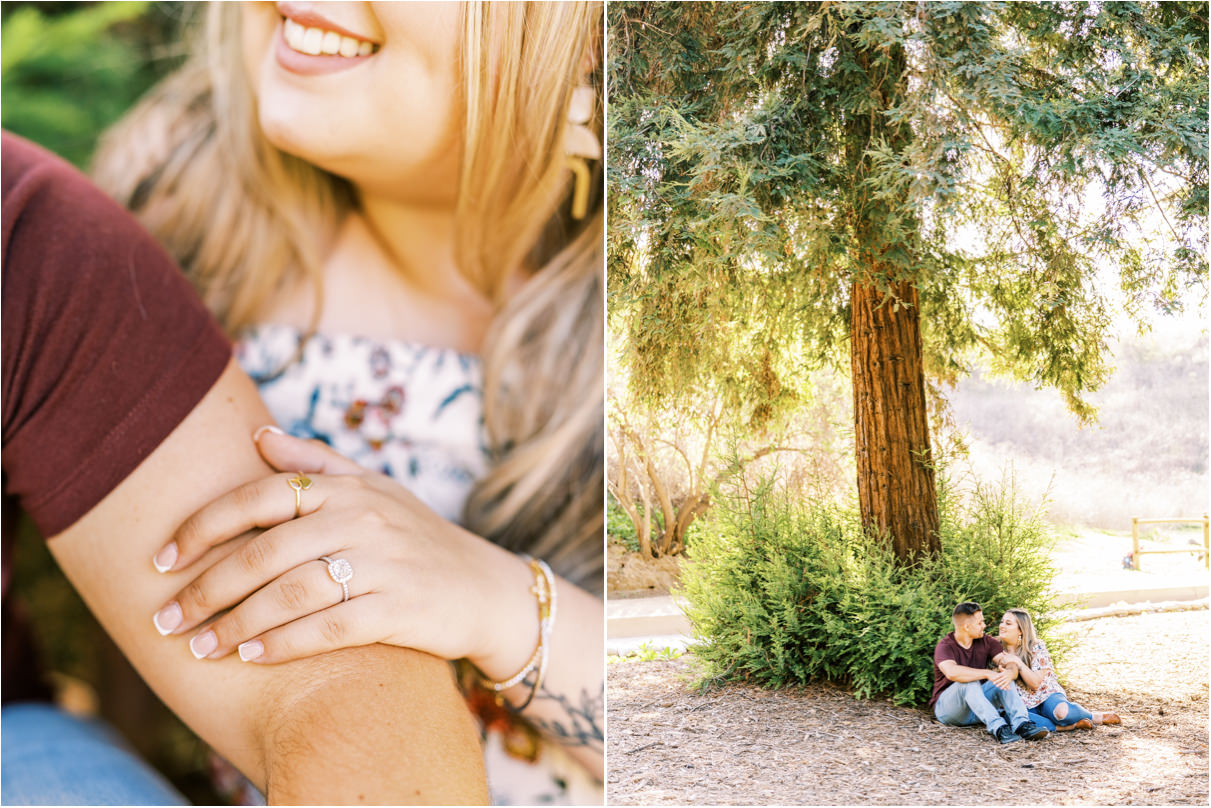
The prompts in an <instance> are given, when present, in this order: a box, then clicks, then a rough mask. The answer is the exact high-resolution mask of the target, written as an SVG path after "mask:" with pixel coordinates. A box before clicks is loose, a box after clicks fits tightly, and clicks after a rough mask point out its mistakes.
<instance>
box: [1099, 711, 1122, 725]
mask: <svg viewBox="0 0 1211 808" xmlns="http://www.w3.org/2000/svg"><path fill="white" fill-rule="evenodd" d="M1093 723H1095V724H1121V723H1123V720H1122V719H1121V718H1119V717H1118V713H1094V714H1093Z"/></svg>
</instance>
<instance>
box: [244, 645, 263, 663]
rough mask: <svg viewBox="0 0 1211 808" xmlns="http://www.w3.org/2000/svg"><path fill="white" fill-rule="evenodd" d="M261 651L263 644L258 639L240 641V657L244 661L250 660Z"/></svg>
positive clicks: (261, 652)
mask: <svg viewBox="0 0 1211 808" xmlns="http://www.w3.org/2000/svg"><path fill="white" fill-rule="evenodd" d="M263 653H265V644H264V643H262V642H261V641H260V640H249V641H248V642H242V643H240V659H242V660H244V661H245V662H251V661H252V660H254V659H256V658H257V657H259V656H260V655H261V654H263Z"/></svg>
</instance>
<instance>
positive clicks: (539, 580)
mask: <svg viewBox="0 0 1211 808" xmlns="http://www.w3.org/2000/svg"><path fill="white" fill-rule="evenodd" d="M523 558H525V559H527V560H528V561H529V562H530V571H531V572H533V573H534V586H532V587H530V591H531V592H532V593H534V597H535V599H536V600H537V601H538V646H537V647H536V648H535V649H534V653H533V654H531V655H530V658H529V659H528V660H527V661H526V664H525V665H524V666H522V669H521V670H519V671H518V672H517V673H515V674H513V675H512V676H510V677H509V678H508V679H505V680H504V681H503V682H492V681H489V680H487V679H484V684H485V685H488V686H490V687H491V688H492V689H493V690H495V691H496V692H497V693H501V692H503V691H505V690H508V689H509V688H511V687H513V686H514V685H516V684H518V683H520V682H521V681H523V680H524V679H525V678H526V677H527V676H529V675H530V674H531V673H534V672H535V671H536V670H537V675H536V676H535V677H534V681H533V683H532V684H531V685H530V694H529V695H528V696H526V700H525V701H523V702H522V703H521V704H520V705H518V706H517V707H516V708H514V709H515V710H518V711H520V710H524V709H525V708H526V707H527V706H528V705H529V704H530V702H531V701H533V700H534V695H535V694H536V693H537V692H538V688H539V687H541V686H542V680H543V677H545V676H546V673H547V660H548V659H549V657H550V648H551V643H550V640H551V632H552V631H553V630H554V628H555V573H553V572H551V568H550V567H549V566H547V562H545V561H543V560H542V559H536V558H530V557H529V556H523Z"/></svg>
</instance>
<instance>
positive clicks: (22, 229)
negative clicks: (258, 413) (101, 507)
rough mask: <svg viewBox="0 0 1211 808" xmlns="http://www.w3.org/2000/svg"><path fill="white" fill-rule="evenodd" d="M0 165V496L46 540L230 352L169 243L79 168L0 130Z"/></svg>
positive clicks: (194, 397) (197, 395)
mask: <svg viewBox="0 0 1211 808" xmlns="http://www.w3.org/2000/svg"><path fill="white" fill-rule="evenodd" d="M0 165H2V173H3V194H4V207H3V256H4V264H3V323H2V326H0V330H2V336H3V370H4V379H3V385H4V386H3V395H4V401H3V412H4V414H3V418H4V423H3V440H4V454H3V469H4V494H5V499H6V500H8V499H9V497H16V498H18V500H19V502H20V504H21V506H22V508H23V509H24V510H25V511H27V512H28V513H29V514H30V515H31V516H32V518H33V520H34V522H35V524H36V525H37V526H38V527H39V529H40V530H41V531H42V534H43V536H46V537H48V538H49V537H51V536H53V535H55V534H56V533H59V532H61V531H62V530H64V529H65V528H67V527H69V526H70V525H71V524H73V523H74V522H75V521H76V520H78V519H79V518H80V517H81V516H83V515H84V514H85V513H87V512H88V511H89V510H90V509H91V508H92V507H93V506H94V505H96V504H97V503H98V502H100V501H101V500H102V499H103V498H104V497H105V496H106V495H107V494H108V493H109V492H110V491H112V490H113V489H114V488H115V487H116V486H117V485H118V484H119V483H120V482H122V480H124V479H125V478H126V477H127V475H129V474H130V473H131V472H132V471H134V469H135V468H136V467H137V466H138V465H139V463H140V462H142V461H143V459H144V458H146V457H147V456H148V455H149V454H151V452H152V451H153V450H154V449H155V448H156V447H157V446H158V445H159V444H160V443H161V441H163V440H164V438H166V437H167V436H168V435H169V433H171V432H172V430H173V429H174V428H175V427H176V426H177V424H179V423H180V422H181V421H182V420H183V419H184V418H185V416H186V415H188V414H189V412H190V411H191V410H192V409H193V408H194V406H195V405H196V404H197V403H198V402H199V401H200V400H201V398H202V397H203V396H204V395H205V394H206V392H207V391H208V390H209V389H210V388H211V387H212V386H213V385H214V383H215V381H216V379H218V377H219V375H220V374H221V373H222V371H223V369H224V367H225V366H226V364H227V362H228V361H229V359H230V358H231V349H230V345H229V344H228V342H227V340H226V338H225V337H224V336H223V334H222V332H221V331H220V329H219V327H218V326H217V324H216V323H215V322H214V320H213V318H212V317H211V316H210V314H209V313H208V312H207V310H206V309H205V307H204V306H203V304H202V303H201V301H200V300H199V299H198V297H197V295H196V294H195V293H194V291H193V290H192V289H191V288H190V286H189V284H188V282H187V281H186V280H185V278H184V277H183V276H182V274H181V272H180V270H179V269H178V268H177V267H176V265H175V263H174V262H173V261H172V259H171V258H170V257H169V256H168V254H167V253H166V252H164V250H163V249H161V248H160V246H159V245H158V244H157V243H156V242H155V240H154V239H152V237H151V236H150V235H148V234H147V233H146V232H145V231H144V230H143V229H142V227H141V226H140V225H139V224H138V223H137V222H136V221H135V220H134V219H133V218H132V217H131V216H130V215H129V214H128V213H127V212H126V211H124V210H123V209H122V208H120V207H119V206H118V205H117V204H116V203H115V202H113V201H112V200H110V199H109V198H108V197H106V196H105V195H104V194H103V193H101V192H100V191H99V190H97V189H96V188H95V187H94V186H93V185H92V184H91V183H90V182H89V181H88V180H87V179H86V178H85V177H84V176H83V175H81V174H80V173H79V172H78V171H76V170H75V169H74V168H72V167H71V166H70V165H68V164H67V163H65V162H63V161H62V160H59V159H58V158H56V157H54V156H53V155H51V154H49V153H48V152H45V151H43V150H42V149H40V148H38V147H36V146H34V145H32V144H30V143H28V142H26V141H24V140H21V139H20V138H17V137H15V136H13V135H10V134H7V133H5V134H4V135H3V155H2V161H0ZM6 532H7V531H6ZM6 539H7V537H6ZM6 543H7V542H6ZM6 566H7V565H6ZM6 572H7V570H6Z"/></svg>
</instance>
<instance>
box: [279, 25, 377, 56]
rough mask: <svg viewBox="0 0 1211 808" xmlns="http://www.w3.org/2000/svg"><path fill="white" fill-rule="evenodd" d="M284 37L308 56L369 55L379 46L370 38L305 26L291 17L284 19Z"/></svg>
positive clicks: (290, 45)
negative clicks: (359, 37) (360, 37)
mask: <svg viewBox="0 0 1211 808" xmlns="http://www.w3.org/2000/svg"><path fill="white" fill-rule="evenodd" d="M282 37H283V38H284V39H285V40H286V44H287V45H288V46H289V47H290V49H291V50H293V51H297V52H298V53H303V54H306V55H308V56H321V55H324V56H338V55H339V56H344V57H345V58H352V57H354V56H369V55H370V54H372V53H374V51H375V50H376V49H377V47H378V46H376V45H375V44H374V43H373V42H370V41H369V40H366V39H358V38H356V37H352V36H346V35H345V34H341V33H339V32H337V31H333V30H331V29H325V28H321V27H319V26H304V25H302V24H301V23H298V22H295V21H294V20H292V19H290V18H289V17H286V18H284V19H283V20H282Z"/></svg>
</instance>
